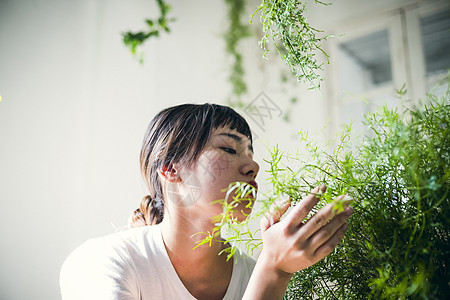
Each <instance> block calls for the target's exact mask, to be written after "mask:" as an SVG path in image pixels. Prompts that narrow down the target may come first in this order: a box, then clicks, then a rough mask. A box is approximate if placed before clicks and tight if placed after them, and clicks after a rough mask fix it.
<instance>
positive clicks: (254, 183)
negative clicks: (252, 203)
mask: <svg viewBox="0 0 450 300" xmlns="http://www.w3.org/2000/svg"><path fill="white" fill-rule="evenodd" d="M248 184H250V185H251V186H253V187H254V188H255V189H256V190H258V184H257V183H256V181H254V180H252V181H249V182H248Z"/></svg>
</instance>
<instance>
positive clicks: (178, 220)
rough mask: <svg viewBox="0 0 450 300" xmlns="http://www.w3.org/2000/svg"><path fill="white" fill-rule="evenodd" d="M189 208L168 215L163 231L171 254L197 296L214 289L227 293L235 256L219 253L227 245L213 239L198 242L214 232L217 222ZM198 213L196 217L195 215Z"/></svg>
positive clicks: (174, 264) (176, 210) (168, 251)
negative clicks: (229, 256) (209, 241)
mask: <svg viewBox="0 0 450 300" xmlns="http://www.w3.org/2000/svg"><path fill="white" fill-rule="evenodd" d="M189 210H190V209H189V208H178V209H172V210H171V211H170V212H167V213H166V214H165V215H164V219H163V221H162V223H161V231H162V236H163V240H164V245H165V247H166V250H167V253H168V255H169V258H170V260H171V262H172V265H173V267H174V268H175V271H176V272H177V274H178V276H179V277H180V279H181V281H182V282H183V284H184V285H185V286H186V288H187V289H188V290H189V292H191V294H192V295H194V296H195V297H196V298H203V297H202V295H209V297H210V299H213V298H215V297H212V294H210V292H211V291H215V292H219V294H220V293H222V294H220V295H219V298H220V297H223V295H224V293H225V292H226V289H227V287H228V284H229V282H230V279H231V273H232V268H233V262H232V260H230V261H227V260H226V255H225V254H222V255H219V253H220V251H222V250H223V249H224V248H226V247H227V246H226V245H225V244H224V243H222V242H217V241H213V242H211V245H210V244H209V243H206V244H203V245H200V246H198V247H197V248H195V249H193V248H194V247H195V246H197V245H198V242H200V241H202V240H203V239H204V238H206V237H207V234H205V232H208V231H209V232H212V231H213V229H214V224H213V223H212V221H211V220H205V218H204V217H203V218H202V217H201V216H195V214H193V213H192V211H189ZM193 216H194V217H193Z"/></svg>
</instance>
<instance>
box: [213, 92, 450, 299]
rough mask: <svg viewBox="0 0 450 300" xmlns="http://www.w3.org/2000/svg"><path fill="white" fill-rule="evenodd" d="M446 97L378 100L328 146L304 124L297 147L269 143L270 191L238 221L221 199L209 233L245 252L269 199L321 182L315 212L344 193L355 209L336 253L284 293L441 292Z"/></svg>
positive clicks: (449, 123)
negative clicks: (396, 104)
mask: <svg viewBox="0 0 450 300" xmlns="http://www.w3.org/2000/svg"><path fill="white" fill-rule="evenodd" d="M449 99H450V98H449V92H447V94H446V95H445V96H444V97H442V98H440V99H439V98H438V97H436V96H433V95H428V99H427V100H428V104H426V105H424V106H423V107H422V108H420V109H419V108H416V109H411V110H408V111H407V112H405V113H404V114H400V113H398V112H397V111H396V110H392V109H388V108H387V107H384V108H383V109H382V110H380V111H379V112H377V113H375V114H372V115H368V116H367V117H366V123H365V124H366V125H367V128H368V132H367V133H366V137H365V138H364V139H363V140H362V141H361V140H360V142H356V141H355V140H353V139H352V137H351V127H350V126H348V127H347V128H346V129H345V130H344V131H343V133H342V134H341V135H340V136H339V140H338V143H337V146H336V147H335V150H334V151H331V153H330V152H326V151H323V150H322V149H324V148H323V147H322V146H319V144H318V143H316V142H313V141H311V139H310V138H309V137H308V134H307V132H301V133H300V135H299V136H300V142H301V143H302V145H303V146H304V148H305V149H306V151H305V152H302V153H300V152H298V153H295V154H289V153H284V152H282V151H280V149H279V148H278V147H277V146H276V147H275V148H274V150H273V151H272V157H271V159H270V160H268V161H267V162H268V164H269V172H270V174H271V178H270V180H271V183H272V186H273V193H272V194H270V195H267V196H266V197H265V200H263V201H262V204H261V205H260V207H259V208H256V209H254V212H255V214H254V215H253V216H251V217H250V218H249V219H248V220H247V221H246V222H242V223H239V224H238V223H237V222H236V221H235V220H234V219H233V218H232V217H230V212H229V211H230V210H232V209H233V207H230V206H228V205H225V204H224V213H223V214H222V215H221V216H220V217H219V218H218V223H217V228H216V230H215V233H214V234H215V235H216V236H217V235H218V232H220V231H221V230H222V229H228V230H227V232H228V235H227V238H226V240H225V242H232V243H234V246H237V247H241V248H244V249H245V250H246V251H247V252H251V251H252V250H253V249H255V248H258V247H260V246H262V243H261V240H260V239H259V238H257V233H255V232H252V231H251V230H250V229H249V225H248V223H249V222H253V220H254V219H256V218H259V217H261V215H263V214H264V213H265V212H266V211H267V209H268V208H269V206H270V205H271V203H273V202H274V201H276V199H278V198H280V197H282V196H284V197H286V196H289V197H290V198H291V199H292V201H293V203H294V204H295V203H297V202H298V201H300V200H301V199H302V198H303V197H304V196H306V195H307V194H308V193H309V192H310V190H311V189H312V188H313V187H315V186H317V185H319V184H322V183H325V184H326V185H327V187H328V189H327V191H326V193H324V194H323V195H321V201H320V202H319V204H318V207H317V208H316V211H317V210H318V209H320V208H321V207H323V206H324V205H326V204H327V203H330V202H331V201H333V199H335V198H336V197H337V196H338V195H341V194H346V195H349V196H350V197H351V198H352V199H355V200H354V201H353V203H352V206H353V208H354V214H353V216H352V218H351V219H350V221H349V226H348V230H347V233H346V235H345V238H344V239H343V241H342V242H341V243H340V244H339V246H338V247H337V248H336V249H335V251H334V252H333V253H332V254H330V255H329V256H327V257H326V258H325V259H323V260H322V261H320V262H319V263H317V264H315V265H313V266H311V267H310V268H307V269H305V270H302V271H299V272H297V273H296V274H295V275H294V277H293V278H292V280H291V282H290V285H289V287H288V290H287V292H286V295H285V298H286V299H317V298H319V299H368V298H374V299H448V297H449V282H450V270H449V267H450V265H449V264H450V260H449V258H450V247H449V246H450V244H449V238H450V103H449ZM244 187H245V185H242V186H241V189H242V188H244ZM234 188H236V187H235V186H234ZM247 191H248V190H247ZM241 195H243V197H242V199H243V200H242V201H247V200H248V198H249V197H247V196H246V195H247V194H246V193H244V192H243V193H241V194H238V195H237V196H236V197H237V199H234V198H233V201H234V202H235V201H239V197H238V196H241ZM250 198H251V197H250ZM338 206H339V203H337V204H336V208H339V207H338ZM231 216H232V214H231ZM230 228H231V229H230ZM214 234H212V235H211V236H214ZM232 248H233V247H231V248H230V249H228V250H227V251H228V252H229V253H230V254H232V253H233V252H234V251H235V250H233V249H232Z"/></svg>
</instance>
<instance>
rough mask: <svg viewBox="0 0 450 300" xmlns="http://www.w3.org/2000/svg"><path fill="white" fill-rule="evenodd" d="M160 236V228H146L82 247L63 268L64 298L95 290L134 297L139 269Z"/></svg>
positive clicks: (94, 241)
mask: <svg viewBox="0 0 450 300" xmlns="http://www.w3.org/2000/svg"><path fill="white" fill-rule="evenodd" d="M158 232H159V231H158V228H156V227H155V228H152V226H146V227H141V228H135V229H129V230H125V231H121V232H117V233H114V234H110V235H107V236H103V237H99V238H94V239H90V240H88V241H86V242H85V243H83V244H82V245H81V246H79V247H78V248H76V249H75V250H74V251H73V252H72V253H71V254H70V255H69V256H68V257H67V259H66V260H65V262H64V264H63V266H62V268H61V273H60V285H61V291H62V293H63V296H64V294H73V293H75V290H81V289H84V290H89V289H92V290H94V291H95V290H99V291H100V290H101V291H102V292H108V293H113V294H114V293H115V294H114V295H116V294H117V293H128V294H130V295H132V296H133V297H134V296H135V295H134V293H137V292H138V290H139V289H138V282H139V272H140V269H139V268H140V266H141V265H142V261H148V259H149V252H151V250H149V249H151V247H149V245H150V246H151V244H152V240H153V239H154V235H156V234H157V233H158ZM150 255H151V254H150ZM94 282H95V285H94V284H93V283H94ZM113 294H108V296H112V295H113ZM64 299H66V298H64ZM68 299H70V298H68Z"/></svg>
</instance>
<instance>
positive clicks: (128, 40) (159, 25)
mask: <svg viewBox="0 0 450 300" xmlns="http://www.w3.org/2000/svg"><path fill="white" fill-rule="evenodd" d="M156 3H157V4H158V8H159V13H160V16H159V18H157V19H146V20H145V23H146V24H147V30H146V31H139V32H131V31H128V32H125V33H123V34H122V41H123V43H124V44H125V46H127V47H128V48H129V49H130V51H131V54H132V55H133V56H135V57H137V58H138V60H139V62H140V63H141V64H142V63H143V62H144V53H143V51H142V50H141V48H142V46H143V44H144V43H145V42H146V41H147V40H148V39H150V38H155V37H159V35H160V34H161V32H170V28H169V23H171V22H173V21H174V20H175V19H174V18H169V17H168V16H167V15H168V13H169V12H170V10H171V6H170V5H169V4H167V2H165V1H164V0H156Z"/></svg>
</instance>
